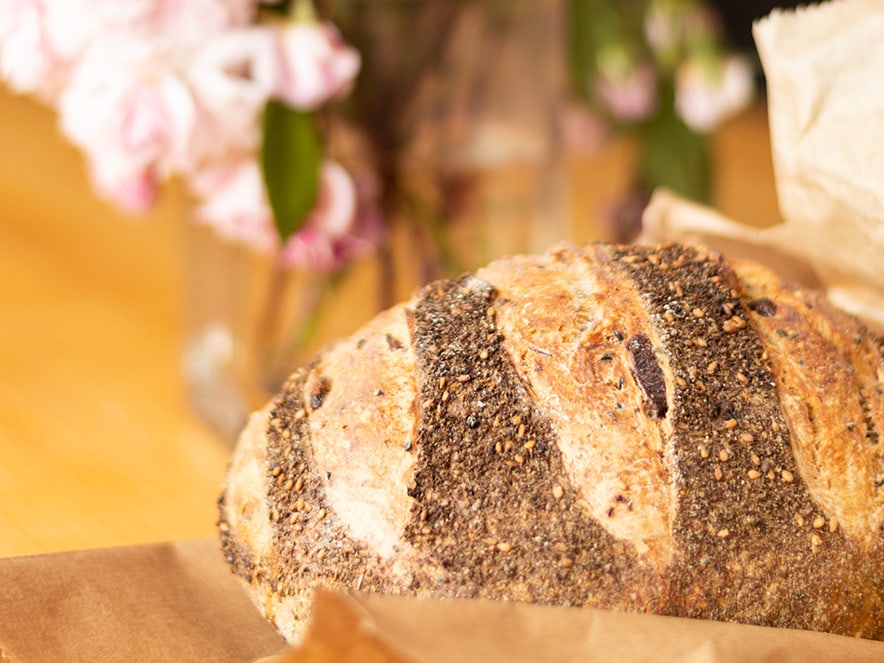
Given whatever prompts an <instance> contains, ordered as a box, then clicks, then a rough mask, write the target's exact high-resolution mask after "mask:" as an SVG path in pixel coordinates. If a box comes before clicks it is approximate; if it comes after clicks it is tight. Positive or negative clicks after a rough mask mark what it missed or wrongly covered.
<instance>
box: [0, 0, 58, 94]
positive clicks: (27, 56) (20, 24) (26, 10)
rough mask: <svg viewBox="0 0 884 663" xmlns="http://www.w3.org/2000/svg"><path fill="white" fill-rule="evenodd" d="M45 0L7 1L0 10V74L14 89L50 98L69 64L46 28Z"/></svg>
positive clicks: (46, 10)
mask: <svg viewBox="0 0 884 663" xmlns="http://www.w3.org/2000/svg"><path fill="white" fill-rule="evenodd" d="M46 5H47V2H46V1H45V0H8V1H7V2H6V3H5V6H4V7H3V9H2V10H0V75H2V77H3V78H4V79H5V80H6V81H7V82H8V83H9V85H10V87H11V88H12V89H13V90H15V91H16V92H22V93H26V94H32V93H34V94H38V95H40V96H42V97H44V98H47V99H51V98H53V97H54V96H55V95H56V94H57V92H58V90H59V89H60V88H61V86H62V84H63V82H64V78H65V75H66V72H67V69H68V65H69V63H68V62H67V61H66V60H65V59H64V58H63V57H62V56H61V55H60V53H59V52H58V48H57V46H56V44H54V43H53V41H52V38H51V36H50V34H49V30H48V27H47V12H48V8H47V6H46Z"/></svg>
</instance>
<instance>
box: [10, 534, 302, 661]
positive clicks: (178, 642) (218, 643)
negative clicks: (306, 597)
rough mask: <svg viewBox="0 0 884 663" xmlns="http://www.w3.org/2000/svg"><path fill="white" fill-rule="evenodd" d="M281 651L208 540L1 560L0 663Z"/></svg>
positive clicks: (239, 656) (208, 657)
mask: <svg viewBox="0 0 884 663" xmlns="http://www.w3.org/2000/svg"><path fill="white" fill-rule="evenodd" d="M284 646H285V642H284V641H283V640H282V638H281V637H280V636H279V635H278V634H277V633H276V631H275V630H274V629H273V628H272V627H271V626H270V625H269V624H268V623H267V622H266V621H264V619H263V618H262V617H261V616H260V615H259V614H258V611H257V610H256V609H255V607H254V606H253V605H252V603H251V601H250V600H249V598H248V597H247V595H246V594H245V591H244V590H243V588H242V587H241V586H240V584H239V582H238V581H237V580H236V578H234V577H233V576H232V575H231V573H230V570H229V568H228V566H227V564H226V563H225V562H224V560H223V559H222V557H221V552H220V547H219V545H218V542H217V541H216V540H214V539H207V540H198V541H188V542H181V543H170V544H161V545H160V544H158V545H152V546H138V547H125V548H110V549H102V550H89V551H77V552H70V553H55V554H50V555H33V556H27V557H11V558H6V559H0V661H2V663H47V662H49V661H51V662H52V663H67V662H68V661H78V662H79V661H89V662H90V663H91V662H94V663H112V662H114V661H120V662H121V663H122V662H126V663H139V662H141V661H144V662H145V663H146V662H148V661H150V662H155V661H170V662H173V661H174V662H175V663H189V662H191V661H193V662H194V663H196V662H200V663H210V662H211V663H225V662H230V663H242V662H243V661H251V660H254V659H256V658H259V657H261V656H267V655H270V654H272V653H274V652H279V651H280V650H281V649H282V648H283V647H284Z"/></svg>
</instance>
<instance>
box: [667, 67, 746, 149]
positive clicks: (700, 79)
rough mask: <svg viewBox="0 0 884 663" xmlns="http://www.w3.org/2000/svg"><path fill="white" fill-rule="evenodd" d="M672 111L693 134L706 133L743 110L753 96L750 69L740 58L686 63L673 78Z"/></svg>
mask: <svg viewBox="0 0 884 663" xmlns="http://www.w3.org/2000/svg"><path fill="white" fill-rule="evenodd" d="M675 84H676V87H675V110H676V111H677V112H678V114H679V115H680V116H681V118H682V119H683V120H684V121H685V124H687V125H688V126H689V127H691V128H692V129H693V130H694V131H698V132H708V131H712V130H713V129H715V128H716V127H717V126H719V125H720V124H721V123H722V122H724V121H725V120H726V119H728V118H729V117H731V116H733V115H735V114H736V113H738V112H739V111H741V110H742V109H743V108H745V107H746V106H747V105H748V104H749V102H750V101H751V100H752V97H753V96H754V93H755V88H754V83H753V80H752V68H751V67H750V66H749V63H748V61H747V60H746V59H745V58H742V57H740V56H736V55H735V56H731V57H729V58H727V59H725V60H724V61H722V62H714V63H707V62H703V61H700V60H697V59H691V60H686V61H685V62H684V63H682V65H681V66H680V67H679V68H678V71H677V72H676V78H675Z"/></svg>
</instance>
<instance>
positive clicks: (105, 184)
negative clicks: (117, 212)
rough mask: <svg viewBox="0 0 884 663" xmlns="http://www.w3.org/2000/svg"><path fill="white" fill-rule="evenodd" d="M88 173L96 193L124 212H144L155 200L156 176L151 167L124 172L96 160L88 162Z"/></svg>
mask: <svg viewBox="0 0 884 663" xmlns="http://www.w3.org/2000/svg"><path fill="white" fill-rule="evenodd" d="M89 175H90V179H91V180H92V186H93V187H95V190H96V191H97V192H98V194H99V195H100V196H101V197H103V198H105V199H107V200H110V201H111V202H112V203H114V204H115V205H116V206H117V207H119V208H120V209H122V210H124V211H126V212H131V213H139V212H146V211H147V210H148V209H149V208H150V206H151V205H152V204H153V202H154V200H156V195H157V178H156V175H155V173H154V171H153V170H152V169H151V168H142V169H139V170H136V171H134V172H125V171H122V170H120V169H118V168H113V167H111V166H109V164H107V163H103V162H100V161H97V162H94V163H91V164H90V168H89Z"/></svg>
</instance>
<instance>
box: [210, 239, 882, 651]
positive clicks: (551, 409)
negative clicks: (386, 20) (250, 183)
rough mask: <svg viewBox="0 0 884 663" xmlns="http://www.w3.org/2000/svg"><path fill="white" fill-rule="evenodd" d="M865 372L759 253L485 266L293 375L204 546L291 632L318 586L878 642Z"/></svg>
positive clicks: (873, 386) (850, 335)
mask: <svg viewBox="0 0 884 663" xmlns="http://www.w3.org/2000/svg"><path fill="white" fill-rule="evenodd" d="M882 389H884V359H882V341H881V339H878V338H876V337H875V336H874V335H872V334H870V333H869V332H868V331H867V330H865V329H864V328H863V327H862V326H861V325H859V324H858V323H857V322H856V321H854V320H853V319H851V318H849V317H848V316H846V315H844V314H842V313H840V312H839V311H837V310H835V309H833V308H832V307H831V306H829V305H828V304H827V303H826V302H825V301H824V300H822V299H821V298H820V297H818V296H817V295H815V294H813V293H810V292H808V291H805V290H801V289H796V288H792V287H789V286H787V285H784V284H782V283H781V282H780V281H779V280H778V279H777V278H776V277H775V276H773V275H772V274H771V273H770V272H769V271H767V270H765V269H763V268H761V267H759V266H757V265H753V264H750V263H741V262H734V263H732V264H729V263H727V262H726V261H725V260H723V259H722V258H721V257H720V256H719V255H717V254H715V253H713V252H708V251H705V250H702V249H690V248H685V247H679V246H671V247H660V248H658V249H648V248H639V247H614V246H604V245H595V246H589V247H586V248H583V249H578V248H569V247H563V248H560V249H557V250H555V251H552V252H550V253H549V254H547V255H544V256H529V257H522V258H515V259H509V260H504V261H499V262H497V263H492V264H491V265H489V266H488V267H486V268H484V269H483V270H480V271H479V272H477V275H476V276H475V277H472V276H471V277H466V278H464V279H461V280H458V281H450V282H440V283H438V284H433V285H431V286H428V287H427V288H425V289H424V290H423V291H421V292H420V293H418V295H417V296H416V297H415V298H414V299H413V300H412V301H410V302H407V303H405V304H403V305H401V306H400V307H397V308H395V309H392V310H391V311H389V312H387V313H385V314H382V315H381V316H379V317H378V318H377V319H375V320H374V321H373V322H372V323H370V324H369V325H367V326H366V327H365V328H364V329H363V330H361V331H360V332H359V333H357V334H356V335H354V336H353V337H352V338H350V339H347V340H345V341H342V342H341V343H339V344H337V345H336V346H334V347H332V348H329V349H327V350H326V351H325V352H323V353H321V354H320V355H318V356H317V358H316V359H315V360H314V361H313V362H312V363H311V364H310V365H309V366H307V367H305V368H304V369H302V370H301V371H299V372H298V373H296V374H295V375H293V376H292V378H291V379H290V381H289V383H288V384H287V385H286V387H285V389H284V390H283V391H282V392H281V393H280V395H279V396H278V397H277V398H276V399H275V400H274V402H273V403H272V404H271V405H270V406H269V408H268V410H266V411H265V412H264V413H262V414H261V415H256V417H255V419H253V421H252V424H251V425H250V427H249V428H248V429H247V430H246V431H245V432H244V434H243V439H242V441H241V442H240V445H239V448H238V450H237V452H236V455H235V457H234V461H233V464H232V468H231V472H230V476H229V481H228V489H227V491H226V493H225V495H224V497H223V498H222V500H221V519H222V524H221V527H222V542H223V546H224V549H225V550H226V551H227V554H228V558H229V559H230V561H231V563H232V566H233V568H234V570H235V571H236V572H237V573H238V574H239V575H241V576H242V577H243V578H244V579H245V581H246V582H247V583H248V584H249V586H250V587H251V588H252V592H253V596H254V597H255V600H256V602H257V603H258V604H259V605H260V606H261V607H262V608H263V609H264V610H265V614H267V615H268V617H270V618H271V619H273V620H274V621H275V623H276V624H277V625H278V626H279V627H280V630H281V631H282V632H283V634H284V635H286V637H289V638H290V639H297V637H298V636H299V633H300V629H301V628H302V625H303V620H304V619H305V618H306V616H307V614H306V606H307V601H308V597H309V592H310V589H311V588H312V587H313V586H314V585H316V584H327V585H333V586H345V587H358V588H361V589H367V590H371V591H381V592H391V593H410V594H417V595H427V596H483V597H489V598H498V599H507V600H525V601H536V602H543V603H555V604H564V605H574V604H577V605H596V606H606V607H615V608H619V609H627V610H639V611H653V612H661V613H667V614H677V615H686V616H694V617H702V618H709V619H722V620H735V621H743V622H750V623H757V624H769V625H776V626H787V627H792V628H809V629H816V630H824V631H831V632H836V633H846V634H851V635H862V636H865V637H873V638H878V639H884V614H882V613H884V607H882V606H884V556H882V551H884V534H882V523H884V487H882V486H884V440H882V439H881V433H882V431H884V405H882V403H884V396H882ZM261 428H263V430H259V429H261Z"/></svg>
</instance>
